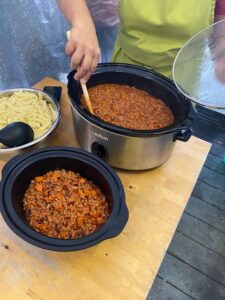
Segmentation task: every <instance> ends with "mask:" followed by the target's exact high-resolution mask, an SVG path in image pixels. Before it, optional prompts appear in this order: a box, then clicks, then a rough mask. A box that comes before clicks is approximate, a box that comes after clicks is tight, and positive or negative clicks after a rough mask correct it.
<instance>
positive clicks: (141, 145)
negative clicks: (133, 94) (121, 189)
mask: <svg viewBox="0 0 225 300" xmlns="http://www.w3.org/2000/svg"><path fill="white" fill-rule="evenodd" d="M74 73H75V72H74V71H73V72H71V73H70V74H69V75H68V94H69V98H70V102H71V109H72V115H73V123H74V129H75V133H76V137H77V140H78V142H79V144H80V146H81V147H82V148H83V149H85V150H87V151H89V152H92V153H94V154H96V155H97V156H99V157H101V158H102V159H104V160H105V161H106V162H107V163H108V164H110V165H111V166H114V167H118V168H122V169H129V170H144V169H150V168H155V167H157V166H159V165H161V164H163V163H164V162H165V161H167V160H168V159H169V157H170V156H171V154H172V151H173V148H174V146H175V143H176V141H177V140H180V141H187V140H188V139H189V138H190V137H191V134H192V131H191V129H190V126H191V124H192V121H193V115H194V111H193V108H192V104H191V102H190V101H189V100H188V99H187V98H185V97H184V96H183V95H182V94H181V93H180V92H179V91H178V90H177V88H176V87H175V85H174V84H173V82H172V81H171V80H170V79H168V78H166V77H164V76H162V75H161V74H159V73H156V72H155V71H152V70H149V69H146V68H143V67H139V66H134V65H129V64H117V63H108V64H100V65H99V66H98V67H97V69H96V71H95V73H94V74H93V75H92V76H91V78H90V79H89V81H88V83H87V86H88V88H89V87H92V86H95V85H98V84H103V83H116V84H125V85H129V86H132V87H136V88H138V89H141V90H144V91H146V92H148V93H150V94H152V95H153V96H155V97H157V98H160V99H162V100H163V101H164V102H165V103H166V104H167V105H168V106H169V107H170V108H171V110H172V112H173V114H174V117H175V122H174V123H173V124H172V125H170V126H168V127H165V128H162V129H157V130H133V129H132V130H131V129H126V128H122V127H119V126H115V125H112V124H109V123H106V122H104V121H102V120H101V119H99V118H98V117H96V116H93V115H91V114H90V113H89V112H88V111H87V110H86V109H85V108H84V107H82V105H81V103H80V98H81V94H82V91H81V87H80V84H79V82H77V81H76V80H74Z"/></svg>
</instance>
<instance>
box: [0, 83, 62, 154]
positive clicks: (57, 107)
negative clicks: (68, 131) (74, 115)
mask: <svg viewBox="0 0 225 300" xmlns="http://www.w3.org/2000/svg"><path fill="white" fill-rule="evenodd" d="M19 91H28V92H33V93H36V94H38V93H41V94H42V95H43V96H44V97H45V99H46V100H47V101H48V102H50V103H52V104H53V105H54V109H55V111H56V118H55V121H54V122H53V124H52V126H51V127H50V128H49V129H48V130H47V131H46V132H45V133H44V134H42V135H41V136H39V137H38V138H37V139H35V140H33V141H31V142H29V143H26V144H23V145H21V146H17V147H12V148H0V155H1V154H8V153H12V152H15V151H17V150H21V149H24V148H28V147H31V146H33V145H35V144H37V143H39V142H40V141H42V140H44V139H45V138H47V136H48V135H49V134H50V133H51V132H52V131H53V130H54V129H55V128H56V127H57V126H58V124H59V121H60V114H61V109H60V105H59V103H58V102H57V101H55V100H54V99H53V97H51V96H50V95H49V94H47V93H45V92H44V91H42V90H39V89H36V88H23V87H22V88H15V89H7V90H3V91H0V97H2V96H4V95H5V94H11V93H15V92H19Z"/></svg>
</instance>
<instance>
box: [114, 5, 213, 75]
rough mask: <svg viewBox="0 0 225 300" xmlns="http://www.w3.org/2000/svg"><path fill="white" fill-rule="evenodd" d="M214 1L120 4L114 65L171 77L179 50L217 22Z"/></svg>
mask: <svg viewBox="0 0 225 300" xmlns="http://www.w3.org/2000/svg"><path fill="white" fill-rule="evenodd" d="M214 10H215V0H120V4H119V16H120V25H119V34H118V38H117V41H116V45H115V49H114V53H113V61H116V62H125V63H133V64H138V65H143V66H146V67H149V68H152V69H155V70H156V71H158V72H160V73H162V74H164V75H166V76H170V77H171V72H172V64H173V61H174V59H175V57H176V54H177V52H178V51H179V49H180V48H181V47H182V46H183V45H184V43H185V42H186V41H187V40H188V39H189V38H191V37H192V36H193V35H195V34H196V33H197V32H199V31H200V30H202V29H203V28H205V27H207V26H208V25H210V24H211V23H212V22H213V21H214Z"/></svg>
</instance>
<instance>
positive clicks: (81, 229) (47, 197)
mask: <svg viewBox="0 0 225 300" xmlns="http://www.w3.org/2000/svg"><path fill="white" fill-rule="evenodd" d="M23 209H24V213H25V217H26V220H27V222H28V223H29V225H30V226H31V227H33V228H34V229H35V230H36V231H38V232H40V233H42V234H44V235H47V236H49V237H54V238H60V239H77V238H81V237H84V236H87V235H89V234H91V233H93V232H95V231H97V230H98V229H99V228H100V227H101V226H102V225H103V224H104V223H105V222H106V220H107V219H108V217H109V205H108V202H107V200H106V197H105V196H104V195H103V193H102V191H101V190H100V189H99V188H98V187H97V186H96V185H95V184H93V183H92V182H91V181H89V180H87V179H85V178H84V177H82V176H81V175H80V174H79V173H74V172H72V171H67V170H64V169H62V170H54V171H49V172H48V173H46V174H45V175H43V176H37V177H35V178H34V179H33V180H32V181H31V183H30V185H29V187H28V189H27V191H26V193H25V195H24V199H23Z"/></svg>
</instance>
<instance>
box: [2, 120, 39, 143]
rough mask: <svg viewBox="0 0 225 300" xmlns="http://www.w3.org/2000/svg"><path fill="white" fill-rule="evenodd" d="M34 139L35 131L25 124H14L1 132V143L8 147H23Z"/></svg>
mask: <svg viewBox="0 0 225 300" xmlns="http://www.w3.org/2000/svg"><path fill="white" fill-rule="evenodd" d="M33 139H34V131H33V129H32V128H31V127H30V125H28V124H26V123H24V122H13V123H10V124H8V125H7V126H5V127H4V128H2V129H1V130H0V143H2V144H3V145H5V146H7V147H16V146H21V145H24V144H27V143H29V142H31V141H33Z"/></svg>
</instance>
